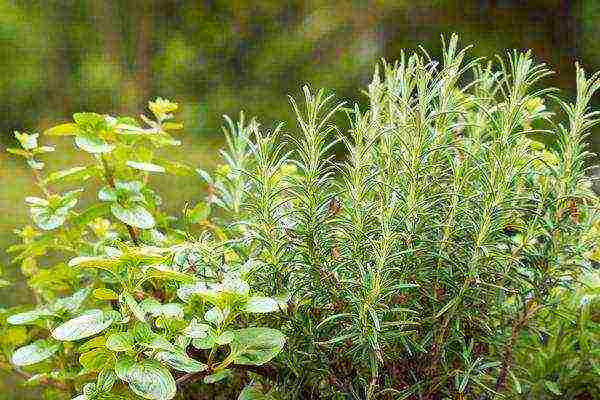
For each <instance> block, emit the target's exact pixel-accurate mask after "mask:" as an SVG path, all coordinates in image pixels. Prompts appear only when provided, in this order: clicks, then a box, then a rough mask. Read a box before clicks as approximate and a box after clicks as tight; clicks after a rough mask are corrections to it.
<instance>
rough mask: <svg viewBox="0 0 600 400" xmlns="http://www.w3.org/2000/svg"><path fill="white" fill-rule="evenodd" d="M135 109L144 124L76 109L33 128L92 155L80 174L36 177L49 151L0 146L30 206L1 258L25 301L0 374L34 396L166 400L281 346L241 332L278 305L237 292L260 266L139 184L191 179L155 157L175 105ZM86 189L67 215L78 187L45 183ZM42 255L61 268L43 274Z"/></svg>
mask: <svg viewBox="0 0 600 400" xmlns="http://www.w3.org/2000/svg"><path fill="white" fill-rule="evenodd" d="M149 108H150V110H151V111H152V114H153V119H150V118H148V117H146V116H144V115H142V116H141V118H142V121H143V122H144V123H145V124H146V126H145V127H144V126H142V125H141V124H139V123H138V122H137V121H136V120H134V119H132V118H125V117H119V118H115V117H111V116H108V115H100V114H95V113H79V114H75V115H74V117H73V120H74V122H73V123H67V124H62V125H59V126H56V127H54V128H51V129H49V130H48V131H46V132H45V135H47V136H72V137H73V138H74V142H75V145H76V146H77V147H78V148H80V149H81V150H83V151H85V152H87V153H89V154H90V155H91V157H92V163H90V164H89V165H86V166H80V167H74V168H70V169H67V170H63V171H58V172H54V173H51V174H49V175H48V176H47V177H43V176H42V175H41V173H40V171H41V170H42V168H43V166H44V165H43V163H41V162H39V161H37V160H36V159H35V158H34V157H36V156H38V155H39V154H43V153H46V152H49V151H51V149H52V148H50V147H39V146H38V135H37V134H33V135H30V134H25V133H23V134H21V133H16V138H17V139H18V141H19V142H20V144H21V147H22V148H21V149H18V148H13V149H9V151H10V152H11V153H13V154H16V155H19V156H22V157H24V158H25V159H26V160H27V162H28V164H29V165H30V166H31V167H32V169H33V172H34V178H35V182H36V185H37V186H38V188H39V189H40V191H41V193H42V197H32V196H31V197H27V198H26V203H27V204H29V206H30V211H31V217H32V220H33V222H34V223H35V226H36V227H35V228H34V227H26V228H25V229H23V230H22V231H20V232H19V235H20V236H21V237H22V239H23V243H22V244H19V245H15V246H13V247H12V248H11V249H9V251H11V252H13V253H15V254H16V256H15V258H14V260H15V262H20V263H21V267H22V272H23V273H24V274H25V275H26V276H27V277H28V278H29V281H28V282H29V285H30V287H31V288H32V290H33V294H34V298H35V300H36V304H35V306H34V308H31V307H30V308H28V309H24V310H23V311H22V312H17V313H14V312H13V313H10V315H8V316H7V317H5V320H3V330H4V332H3V333H4V337H5V339H4V340H3V343H2V344H3V354H4V356H5V357H6V359H7V361H10V364H12V366H11V367H9V366H7V365H4V366H3V367H4V368H10V369H12V370H14V371H15V372H17V373H18V374H20V375H22V376H23V377H25V378H27V381H28V383H29V384H32V385H36V384H37V385H42V386H45V387H46V390H45V391H46V392H47V393H46V394H47V396H52V389H58V390H59V391H60V392H63V395H66V396H69V395H74V394H76V393H80V395H79V396H78V397H77V398H78V399H85V400H93V399H125V398H133V397H135V396H134V395H137V396H140V397H142V398H146V399H155V400H166V399H171V398H173V397H174V396H175V394H176V391H177V386H182V385H184V384H186V383H189V382H194V381H196V380H199V379H200V380H203V381H204V382H205V383H214V382H217V381H220V380H223V379H226V378H228V377H229V376H232V375H233V374H234V371H235V370H236V369H237V370H238V372H239V369H240V368H242V369H243V368H244V366H254V367H256V366H261V365H263V364H265V363H268V362H269V361H271V359H272V358H273V357H275V356H276V355H277V354H278V353H279V352H280V351H281V350H282V349H283V347H284V344H285V340H286V339H285V336H283V334H282V333H281V332H279V331H278V330H276V329H273V328H267V327H261V326H255V324H256V323H257V322H258V321H257V318H256V317H257V316H258V315H259V314H264V313H271V312H279V311H280V309H282V308H285V305H284V304H283V305H282V304H280V302H278V301H277V300H275V299H273V298H270V297H265V296H262V295H260V294H259V293H256V292H255V291H254V290H251V289H250V285H249V284H248V281H249V280H251V278H252V277H251V274H252V272H253V271H254V270H255V269H256V268H259V267H260V263H259V262H258V261H257V260H255V259H253V258H251V257H242V256H240V255H237V254H236V253H234V252H232V250H231V249H230V248H231V244H229V243H228V242H226V241H217V240H214V239H211V238H209V237H208V236H207V235H205V234H199V235H196V234H194V229H191V228H190V229H188V230H184V229H181V228H183V227H177V226H175V225H174V224H173V218H172V217H169V216H168V215H166V214H164V213H163V212H162V211H161V208H160V206H161V199H160V197H159V195H158V194H157V193H155V192H154V191H153V190H152V189H151V187H150V180H151V177H150V174H152V173H165V172H175V173H184V174H185V173H189V171H190V170H191V169H190V168H189V167H186V166H184V165H180V164H178V163H176V162H172V161H165V160H161V159H160V158H158V157H156V154H155V153H156V151H158V149H160V148H161V147H164V146H173V145H178V144H180V143H179V142H178V141H177V140H175V139H174V138H173V137H172V136H171V134H170V133H168V132H169V131H172V130H176V129H180V128H181V125H180V124H178V123H175V122H172V119H173V115H172V113H173V112H174V111H176V110H177V104H176V103H172V102H170V101H168V100H163V99H160V98H159V99H157V100H156V101H154V102H150V103H149ZM94 179H95V180H98V181H100V182H101V184H103V186H101V187H100V189H99V190H98V194H97V197H98V200H99V201H98V202H96V203H94V204H92V205H89V206H87V208H86V209H84V210H82V211H79V210H77V211H76V208H75V206H76V205H77V204H78V200H79V197H80V196H81V195H82V194H83V193H84V189H83V188H78V189H76V190H71V191H68V192H65V193H63V194H58V193H56V192H55V191H54V190H53V188H52V187H51V186H54V185H56V186H59V185H61V184H65V183H68V184H78V185H81V184H83V183H84V182H87V181H92V180H94ZM36 228H37V229H36ZM38 229H39V230H38ZM55 253H59V254H64V256H66V257H67V259H68V262H67V264H65V263H64V262H59V263H58V264H55V263H54V261H53V260H54V259H55V258H56V257H55ZM64 256H63V257H64ZM38 260H39V264H38ZM69 292H72V294H71V295H66V296H65V294H67V293H69ZM25 327H27V329H25ZM50 388H51V389H50ZM52 398H54V397H52Z"/></svg>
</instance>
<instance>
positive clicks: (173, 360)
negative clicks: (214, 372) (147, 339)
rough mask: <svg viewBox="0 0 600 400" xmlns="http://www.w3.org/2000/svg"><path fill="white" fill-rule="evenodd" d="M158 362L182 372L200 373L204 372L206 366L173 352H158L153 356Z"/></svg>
mask: <svg viewBox="0 0 600 400" xmlns="http://www.w3.org/2000/svg"><path fill="white" fill-rule="evenodd" d="M154 357H155V358H156V359H157V360H158V361H160V362H161V363H163V364H166V365H168V366H169V367H171V368H173V369H176V370H177V371H183V372H189V373H192V372H200V371H204V370H205V369H206V368H208V366H207V365H206V364H203V363H201V362H199V361H196V360H194V359H192V358H190V357H188V356H187V355H185V354H183V353H177V352H173V351H159V352H158V353H156V355H155V356H154Z"/></svg>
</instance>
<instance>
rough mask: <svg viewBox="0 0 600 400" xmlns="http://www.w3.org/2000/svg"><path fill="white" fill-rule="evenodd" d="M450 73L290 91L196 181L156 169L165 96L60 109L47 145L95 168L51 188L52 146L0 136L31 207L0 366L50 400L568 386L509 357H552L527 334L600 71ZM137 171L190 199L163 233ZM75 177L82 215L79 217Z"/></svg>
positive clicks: (460, 62) (473, 395) (583, 186)
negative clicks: (329, 90) (8, 142)
mask: <svg viewBox="0 0 600 400" xmlns="http://www.w3.org/2000/svg"><path fill="white" fill-rule="evenodd" d="M466 56H467V51H466V49H462V50H460V49H459V48H458V45H457V38H456V37H455V36H453V37H452V38H451V40H450V42H449V43H448V44H445V45H444V49H443V59H442V61H441V62H437V61H434V60H432V59H430V57H429V55H428V54H427V53H425V52H422V53H415V54H412V55H410V56H405V55H404V54H402V57H401V60H400V61H399V62H397V63H395V64H386V63H383V64H382V65H381V66H380V67H379V68H377V69H376V71H375V74H374V77H373V80H372V82H371V84H370V85H369V86H368V88H367V90H366V91H365V94H366V96H367V97H368V101H369V105H368V107H367V109H366V110H361V109H360V108H359V107H358V106H354V107H345V106H344V105H343V104H342V103H336V102H335V101H334V99H333V95H326V93H325V92H324V91H323V90H320V91H317V92H312V91H311V90H309V89H308V88H307V87H305V88H304V99H303V101H302V102H297V101H296V100H294V99H291V103H292V107H293V109H294V110H295V112H296V114H297V127H296V126H290V127H289V128H287V131H286V130H285V129H284V126H283V125H282V124H280V125H277V126H275V127H274V129H264V128H263V127H262V126H261V125H260V124H259V123H258V122H256V120H254V119H252V120H246V119H245V118H244V115H243V114H241V116H240V119H239V121H237V122H234V121H232V120H230V119H227V127H226V129H225V130H224V131H225V136H226V139H227V148H226V149H225V150H224V151H222V152H221V154H222V158H223V165H221V166H220V167H219V168H217V169H216V170H215V171H214V172H213V173H209V172H206V171H203V170H200V169H198V170H195V171H194V169H192V168H190V167H188V166H185V165H182V164H180V163H177V162H175V161H171V160H168V159H164V158H160V157H159V155H160V152H159V150H158V148H161V147H166V146H174V145H179V144H180V143H179V141H177V140H175V139H174V138H173V136H172V135H171V134H170V133H168V132H171V131H174V130H178V129H181V128H182V126H181V124H179V123H177V122H174V117H173V113H174V112H175V111H176V109H177V104H175V103H172V102H170V101H168V100H163V99H157V100H156V101H154V102H150V103H149V109H150V111H151V115H152V118H149V117H147V116H144V115H142V116H141V121H138V120H137V119H133V118H129V117H117V118H115V117H111V116H108V115H99V114H95V113H79V114H75V115H74V116H73V120H74V122H73V123H67V124H62V125H59V126H56V127H54V128H51V129H49V130H48V131H46V132H45V134H46V135H47V136H72V137H74V141H75V145H76V146H77V147H78V148H79V149H81V150H82V151H84V152H87V153H90V155H91V158H92V162H91V163H90V164H89V165H85V166H78V167H73V168H70V169H67V170H63V171H58V172H53V173H50V174H48V175H42V173H41V170H42V168H43V167H44V165H43V163H42V162H40V161H38V158H39V156H40V155H42V154H44V153H47V152H49V151H51V150H52V148H51V147H48V146H39V145H38V136H37V135H29V134H21V133H17V134H16V137H17V139H18V141H19V142H20V144H21V147H22V148H20V149H9V151H10V152H12V153H15V154H17V155H19V156H22V157H24V158H25V159H26V160H27V162H28V164H29V165H30V167H31V168H32V171H33V176H34V178H35V183H36V186H37V187H38V189H39V190H38V191H39V192H40V193H41V194H38V196H40V197H33V196H32V197H27V198H26V203H27V204H28V207H29V208H30V210H31V216H32V220H33V222H34V224H35V227H32V226H28V227H25V228H23V229H22V230H20V231H17V234H18V235H19V236H20V238H21V239H22V244H18V245H15V246H13V247H11V248H10V249H9V251H10V252H11V253H14V255H15V256H14V262H15V263H19V264H20V265H21V270H22V272H23V274H24V275H25V276H26V277H27V282H28V284H29V286H30V288H31V290H32V298H33V299H34V300H35V304H34V305H30V306H27V307H25V306H24V307H23V308H22V309H16V310H5V312H4V313H3V314H2V320H1V322H2V325H1V327H2V337H3V339H2V353H3V356H4V357H5V359H6V362H5V363H4V364H2V366H3V367H4V368H7V369H10V370H12V371H14V372H15V373H16V374H17V375H20V376H22V377H23V378H25V379H26V380H27V384H28V385H31V386H35V385H37V386H41V387H42V391H43V393H44V394H45V396H46V397H47V398H52V399H54V398H70V396H71V397H73V396H78V397H77V398H78V399H81V400H83V399H86V400H95V399H133V398H139V397H141V398H146V399H157V400H162V399H170V398H173V397H174V396H176V394H178V395H179V396H180V397H181V398H194V399H197V398H232V397H236V396H238V393H239V399H310V398H330V399H345V398H356V399H375V398H380V399H388V398H389V399H401V398H406V399H442V398H456V399H488V398H500V397H511V396H520V395H521V394H523V395H527V394H529V395H530V396H531V394H532V393H534V394H535V393H538V394H539V393H542V392H543V393H544V395H548V396H552V395H558V394H557V393H562V392H561V390H563V391H564V392H565V393H566V392H568V391H569V390H568V389H567V388H562V386H561V385H564V383H565V382H564V381H561V382H559V380H561V379H562V377H557V376H556V373H555V372H553V371H541V370H543V367H539V365H540V364H539V363H538V364H536V365H537V366H534V364H535V363H536V361H535V360H531V358H535V357H539V356H536V355H535V354H533V353H532V352H531V351H530V350H529V349H531V348H535V346H538V347H539V346H549V345H550V344H549V342H547V341H546V339H543V342H539V339H538V338H539V337H540V336H539V333H540V330H539V325H540V324H541V325H543V324H544V323H545V322H544V321H545V320H547V319H548V316H552V315H555V314H556V313H557V312H560V308H561V307H568V306H565V305H558V306H557V298H559V297H560V295H561V293H562V294H563V295H565V296H566V293H569V292H571V291H572V290H573V289H574V288H576V287H577V282H578V281H579V278H580V276H581V275H582V274H583V273H584V272H585V270H587V269H590V267H591V264H590V260H589V256H590V254H591V252H592V251H593V248H594V246H595V243H597V241H598V234H597V231H594V230H593V229H592V223H593V221H594V219H595V218H596V214H597V211H598V199H597V197H596V196H595V195H594V194H593V192H592V191H591V190H590V182H589V180H588V179H587V178H586V176H585V160H586V157H587V156H588V153H587V152H586V137H587V135H588V134H589V133H590V130H591V128H592V127H593V126H594V125H596V124H597V123H598V121H599V119H598V115H599V114H598V113H597V112H593V111H590V109H589V102H590V99H591V97H592V96H593V95H594V93H595V92H596V91H597V90H598V88H599V87H600V75H599V74H596V75H593V76H591V77H586V75H585V74H584V72H583V70H582V69H581V68H579V67H577V73H576V78H577V98H576V100H575V102H574V103H568V102H565V101H563V100H561V99H559V98H557V97H556V93H555V91H554V90H553V89H551V88H546V87H544V86H542V85H543V79H544V78H546V77H547V76H548V75H550V74H551V71H549V70H548V69H547V68H546V67H545V66H544V65H543V64H536V63H535V62H534V60H533V59H532V57H531V55H530V54H529V53H517V52H513V53H510V54H508V56H507V58H498V59H497V62H495V63H492V62H485V61H483V60H481V59H472V60H467V59H466ZM548 101H552V102H555V103H556V104H558V106H559V108H560V109H561V110H562V112H563V113H564V115H565V116H566V122H560V121H561V119H562V115H560V113H559V114H555V113H553V112H552V111H550V110H549V109H547V108H546V103H547V102H548ZM340 115H345V116H346V117H347V118H348V120H349V122H350V129H349V130H348V132H341V131H340V129H339V128H338V127H337V126H336V125H335V121H336V118H337V117H338V116H340ZM540 137H548V138H549V141H548V142H550V143H552V145H549V146H545V145H544V144H542V143H541V142H539V141H536V140H533V138H540ZM341 146H343V149H344V151H343V153H344V156H343V157H336V156H335V155H336V150H339V149H340V147H341ZM338 153H340V152H339V151H338ZM156 173H172V174H175V175H189V174H194V173H198V175H199V176H200V178H201V180H202V182H204V183H203V184H205V185H206V186H207V189H208V196H207V198H206V199H205V200H204V201H201V202H199V203H197V204H196V205H195V206H193V207H192V206H190V207H186V208H185V209H184V210H183V212H182V213H181V214H180V215H178V216H171V215H168V214H167V213H166V212H165V211H164V209H163V207H162V204H161V198H160V196H159V195H158V193H156V192H155V191H154V190H152V189H151V183H152V179H151V177H152V175H153V174H156ZM95 181H96V182H99V183H100V187H99V189H98V190H97V199H98V201H96V202H93V203H92V204H90V205H88V206H86V207H82V208H80V207H77V204H78V200H79V197H80V196H82V195H83V191H84V189H82V187H83V186H84V184H85V185H89V186H92V187H93V185H92V184H91V183H93V182H95ZM65 184H66V185H68V186H71V187H76V188H77V189H75V190H70V191H65V192H60V193H59V192H58V191H57V190H56V188H57V187H63V186H64V185H65ZM4 284H8V282H4ZM558 304H560V303H558ZM590 304H591V303H590ZM594 304H597V303H594ZM563 314H564V312H563ZM587 315H589V313H588V314H587ZM592 322H593V323H597V318H596V320H595V321H592ZM596 326H597V325H596ZM546 328H547V329H546V330H547V331H550V330H553V329H554V327H553V326H550V325H548V326H546ZM589 330H590V331H592V328H589ZM559 331H560V329H559ZM552 332H554V333H555V332H556V331H555V330H553V331H552ZM546 333H547V332H546ZM571 335H577V333H576V332H572V333H571ZM544 337H545V338H547V337H548V335H546V336H544ZM553 340H558V341H560V340H567V341H569V340H570V339H569V338H565V337H563V336H562V335H560V334H559V336H557V337H555V338H554V339H553ZM585 340H586V341H587V342H586V343H587V346H588V347H586V349H588V350H589V352H588V350H586V352H585V353H582V357H585V358H588V360H587V361H588V362H589V363H591V365H596V364H593V363H594V359H593V358H594V357H597V355H598V354H597V346H596V348H594V345H596V344H597V335H596V336H593V335H590V336H587V338H586V339H585ZM527 341H530V342H531V343H528V342H527ZM559 347H560V346H559ZM559 350H560V349H559ZM562 350H565V349H562ZM565 351H567V350H565ZM573 351H578V349H573ZM558 357H561V356H560V355H559V356H558ZM569 365H570V366H571V367H570V368H573V367H574V365H573V364H572V363H571V364H569ZM536 368H537V369H536ZM585 373H586V374H588V375H586V378H585V379H587V381H585V382H592V383H593V382H594V379H596V381H595V382H597V373H598V369H597V366H596V367H595V369H593V368H592V369H587V370H586V372H585ZM590 373H591V375H590ZM594 374H596V375H594ZM540 379H541V380H540ZM540 382H541V384H540ZM581 382H583V380H581ZM586 390H587V389H586ZM586 390H584V392H585V393H587V394H589V395H591V393H592V392H591V389H589V390H587V391H586ZM581 393H582V392H581V390H579V391H577V394H581Z"/></svg>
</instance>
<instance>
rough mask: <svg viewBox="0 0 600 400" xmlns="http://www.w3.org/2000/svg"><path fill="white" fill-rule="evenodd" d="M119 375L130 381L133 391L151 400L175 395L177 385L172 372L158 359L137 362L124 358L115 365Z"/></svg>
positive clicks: (165, 398) (167, 398) (164, 399)
mask: <svg viewBox="0 0 600 400" xmlns="http://www.w3.org/2000/svg"><path fill="white" fill-rule="evenodd" d="M115 372H116V373H117V376H118V377H119V378H120V379H121V380H123V381H125V382H127V383H129V388H130V389H131V391H132V392H134V393H135V394H137V395H138V396H141V397H143V398H145V399H149V400H169V399H172V398H173V397H175V393H176V391H177V387H176V385H175V379H173V376H172V375H171V373H170V372H169V371H168V370H167V369H166V368H165V367H163V366H162V365H160V364H159V363H158V362H157V361H152V360H143V361H140V362H136V361H135V360H134V359H132V358H129V357H128V358H123V359H121V360H119V361H118V362H117V365H116V366H115Z"/></svg>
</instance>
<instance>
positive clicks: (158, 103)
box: [148, 97, 179, 120]
mask: <svg viewBox="0 0 600 400" xmlns="http://www.w3.org/2000/svg"><path fill="white" fill-rule="evenodd" d="M148 107H149V108H150V110H151V111H152V112H153V113H154V115H156V118H158V119H160V120H163V119H166V118H168V117H169V114H170V113H172V112H174V111H176V110H177V108H179V104H177V103H174V102H172V101H171V100H168V99H163V98H161V97H157V98H156V100H154V101H150V102H148Z"/></svg>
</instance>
